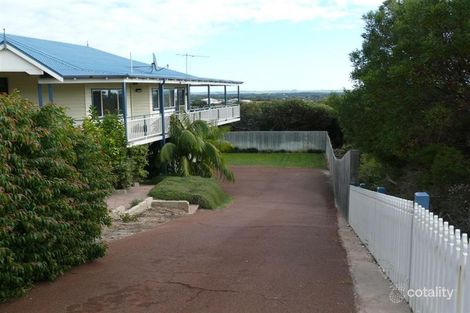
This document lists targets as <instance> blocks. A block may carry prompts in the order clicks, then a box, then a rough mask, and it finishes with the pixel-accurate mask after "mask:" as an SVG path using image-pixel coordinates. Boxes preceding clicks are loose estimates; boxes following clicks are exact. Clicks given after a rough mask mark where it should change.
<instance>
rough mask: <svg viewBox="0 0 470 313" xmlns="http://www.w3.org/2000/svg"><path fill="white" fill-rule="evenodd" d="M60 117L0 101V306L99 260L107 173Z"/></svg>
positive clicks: (98, 151) (56, 111)
mask: <svg viewBox="0 0 470 313" xmlns="http://www.w3.org/2000/svg"><path fill="white" fill-rule="evenodd" d="M102 151H103V149H102V146H101V145H100V143H99V141H98V140H97V136H96V134H94V133H89V132H86V131H83V130H81V129H79V128H75V127H74V126H73V123H72V120H71V119H70V118H69V117H67V116H66V115H65V114H64V112H63V110H62V109H60V108H58V107H56V106H52V105H47V106H45V107H44V108H42V109H39V108H37V106H36V105H34V104H32V103H31V102H29V101H27V100H24V99H22V98H20V96H19V95H18V94H17V93H14V94H12V95H10V96H0V300H5V299H7V298H9V297H14V296H19V295H21V294H22V293H24V292H25V291H26V290H27V289H28V288H29V287H30V286H31V285H32V283H34V282H35V281H40V280H52V279H55V278H56V277H57V276H59V275H60V274H62V273H63V272H64V271H66V270H68V269H69V268H70V267H71V266H74V265H77V264H80V263H84V262H87V261H89V260H92V259H95V258H98V257H101V256H103V255H104V253H105V245H104V244H103V243H101V242H99V241H98V239H99V238H100V235H101V227H102V225H105V224H108V223H109V221H110V220H109V217H108V214H107V207H106V203H105V201H104V199H105V197H106V196H107V195H108V194H109V192H110V190H111V174H110V172H111V169H110V167H109V165H108V163H107V162H106V160H104V159H103V158H102Z"/></svg>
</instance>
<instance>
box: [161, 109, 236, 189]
mask: <svg viewBox="0 0 470 313" xmlns="http://www.w3.org/2000/svg"><path fill="white" fill-rule="evenodd" d="M223 134H224V129H223V128H218V127H215V126H211V125H209V124H208V123H207V122H205V121H194V122H191V121H190V120H189V118H188V117H187V116H186V115H182V116H180V117H177V116H175V115H173V116H172V117H171V123H170V142H167V143H166V144H165V145H164V146H163V148H162V149H161V152H160V158H161V161H162V163H163V164H165V165H166V166H167V169H168V171H169V173H170V174H174V175H177V176H190V175H193V176H202V177H211V176H213V175H214V174H217V175H218V176H219V177H221V178H225V179H227V180H229V181H233V180H234V176H233V173H232V172H231V171H230V170H229V168H228V167H227V166H226V164H225V162H224V159H223V157H222V152H223V151H225V150H227V149H229V148H231V145H230V143H228V142H227V141H226V140H224V136H223Z"/></svg>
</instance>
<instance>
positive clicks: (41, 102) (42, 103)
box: [38, 84, 44, 108]
mask: <svg viewBox="0 0 470 313" xmlns="http://www.w3.org/2000/svg"><path fill="white" fill-rule="evenodd" d="M38 105H39V107H40V108H42V107H43V106H44V100H43V96H42V85H41V84H38Z"/></svg>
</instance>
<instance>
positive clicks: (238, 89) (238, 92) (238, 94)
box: [237, 85, 240, 105]
mask: <svg viewBox="0 0 470 313" xmlns="http://www.w3.org/2000/svg"><path fill="white" fill-rule="evenodd" d="M237 98H238V105H240V85H238V86H237Z"/></svg>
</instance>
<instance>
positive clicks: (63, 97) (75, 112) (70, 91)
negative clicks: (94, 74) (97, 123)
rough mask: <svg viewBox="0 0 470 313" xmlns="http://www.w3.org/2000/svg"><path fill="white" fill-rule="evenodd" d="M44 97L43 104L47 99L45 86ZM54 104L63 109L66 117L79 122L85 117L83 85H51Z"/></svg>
mask: <svg viewBox="0 0 470 313" xmlns="http://www.w3.org/2000/svg"><path fill="white" fill-rule="evenodd" d="M45 87H46V88H45V89H46V93H45V94H44V93H43V94H44V95H45V97H44V98H45V99H44V100H45V103H46V102H48V101H47V99H48V97H47V86H45ZM53 94H54V103H55V104H57V105H60V106H61V107H63V108H65V112H66V113H67V115H69V116H70V117H72V118H73V119H78V120H81V119H83V118H85V116H87V112H88V111H87V109H86V104H85V103H86V100H85V85H83V84H77V85H75V84H73V85H72V84H62V85H53Z"/></svg>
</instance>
